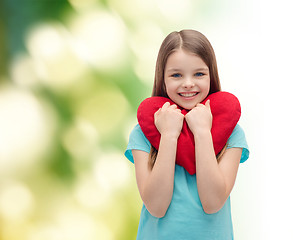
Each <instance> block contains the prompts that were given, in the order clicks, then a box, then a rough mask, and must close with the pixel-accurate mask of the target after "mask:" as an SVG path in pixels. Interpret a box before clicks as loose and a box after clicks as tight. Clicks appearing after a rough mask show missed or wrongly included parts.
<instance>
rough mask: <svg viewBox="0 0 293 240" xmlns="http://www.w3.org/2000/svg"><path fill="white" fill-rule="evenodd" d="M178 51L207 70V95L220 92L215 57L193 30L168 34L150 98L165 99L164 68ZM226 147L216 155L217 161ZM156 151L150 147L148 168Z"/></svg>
mask: <svg viewBox="0 0 293 240" xmlns="http://www.w3.org/2000/svg"><path fill="white" fill-rule="evenodd" d="M178 49H183V50H185V51H187V52H191V53H194V54H196V55H197V56H199V57H200V58H201V59H202V60H203V61H204V62H205V64H206V65H207V66H208V68H209V73H210V91H209V94H211V93H215V92H218V91H221V84H220V79H219V74H218V67H217V61H216V56H215V53H214V50H213V47H212V45H211V44H210V42H209V40H208V39H207V38H206V37H205V36H204V35H203V34H202V33H200V32H198V31H195V30H182V31H180V32H177V31H175V32H172V33H170V34H169V35H168V36H167V37H166V38H165V39H164V41H163V43H162V45H161V47H160V50H159V53H158V57H157V63H156V71H155V81H154V87H153V92H152V96H162V97H167V98H168V95H167V92H166V86H165V81H164V74H165V66H166V62H167V59H168V57H169V56H170V55H171V54H172V53H173V52H175V51H176V50H178ZM225 149H226V146H225V147H224V148H223V149H222V151H221V152H220V153H219V154H218V156H217V159H219V158H220V157H221V156H222V154H223V152H224V150H225ZM157 153H158V151H157V150H156V149H155V148H154V147H153V146H152V147H151V151H150V155H149V167H150V169H152V168H153V166H154V164H155V161H156V158H157Z"/></svg>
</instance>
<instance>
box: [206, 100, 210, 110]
mask: <svg viewBox="0 0 293 240" xmlns="http://www.w3.org/2000/svg"><path fill="white" fill-rule="evenodd" d="M205 106H206V107H208V108H209V109H211V105H210V99H209V100H207V101H206V104H205Z"/></svg>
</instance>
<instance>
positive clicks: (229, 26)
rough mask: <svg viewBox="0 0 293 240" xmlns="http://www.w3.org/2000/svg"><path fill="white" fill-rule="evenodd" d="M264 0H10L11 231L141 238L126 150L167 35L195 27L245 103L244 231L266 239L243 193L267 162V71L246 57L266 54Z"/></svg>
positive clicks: (3, 184) (5, 4) (6, 36)
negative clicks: (259, 163)
mask: <svg viewBox="0 0 293 240" xmlns="http://www.w3.org/2000/svg"><path fill="white" fill-rule="evenodd" d="M263 5H264V3H263V2H262V1H261V0H259V1H256V2H255V1H253V0H236V1H233V0H221V1H218V0H196V1H193V0H180V1H175V0H147V1H143V0H0V240H81V239H86V240H97V239H99V240H112V239H113V240H132V239H135V236H136V231H137V227H138V221H139V215H140V209H141V205H142V202H141V199H140V197H139V194H138V191H137V187H136V182H135V174H134V168H133V165H132V164H131V163H129V162H128V160H127V159H126V158H125V157H124V155H123V153H124V150H125V148H126V145H127V141H128V135H129V133H130V131H131V129H132V128H133V126H134V125H135V124H136V109H137V107H138V105H139V103H140V102H141V101H142V100H143V99H144V98H146V97H149V96H150V95H151V89H152V84H153V77H154V68H155V62H156V56H157V52H158V50H159V47H160V44H161V42H162V40H163V39H164V38H165V36H166V35H167V34H168V33H170V32H171V31H174V30H181V29H186V28H192V29H197V30H199V31H201V32H203V33H204V34H205V35H206V36H207V37H208V38H209V39H210V41H211V43H212V45H213V46H214V48H215V51H216V55H217V58H218V64H219V71H220V76H221V77H222V79H225V81H224V82H222V85H223V87H224V90H228V91H229V90H231V91H232V92H233V93H236V94H237V96H238V97H239V99H240V100H241V102H242V104H243V113H244V114H243V115H244V116H247V117H246V118H245V117H244V119H243V120H242V126H244V128H245V129H246V130H247V131H246V133H247V137H248V140H250V141H249V143H250V146H251V150H252V155H251V160H250V162H251V163H248V167H249V166H251V167H250V168H249V169H251V171H250V178H249V179H250V180H249V181H248V182H247V179H248V178H247V176H245V175H242V176H241V173H240V174H239V179H240V181H241V179H245V180H243V185H241V187H242V188H239V189H240V190H238V193H237V190H236V193H235V194H236V198H238V199H241V202H240V201H239V203H237V201H236V203H235V205H234V206H236V207H234V210H235V211H236V213H237V216H238V218H236V219H234V220H235V221H234V223H235V225H236V228H235V229H236V231H235V232H236V236H238V238H237V239H240V238H239V237H240V236H242V238H241V239H252V238H251V236H253V235H254V236H256V238H254V239H260V238H259V236H260V235H259V234H260V233H259V230H258V229H259V225H257V224H255V223H256V222H257V221H259V216H260V213H259V212H257V209H259V207H258V206H254V204H255V202H257V203H258V202H260V200H256V199H250V198H247V199H246V200H245V203H246V204H245V205H246V207H247V208H243V202H242V198H243V193H244V194H246V192H245V191H247V192H248V193H247V196H249V195H250V194H256V195H257V194H259V190H258V189H257V188H253V186H259V185H257V184H258V183H256V182H257V181H255V180H256V179H257V178H258V177H259V176H258V172H257V169H258V168H256V167H255V165H249V164H255V162H254V161H252V160H253V158H254V156H260V155H261V154H260V155H257V154H256V151H253V146H256V145H255V144H257V142H258V141H257V140H254V139H257V136H255V135H253V134H257V133H256V132H257V131H255V129H256V127H253V126H257V127H260V126H262V122H261V120H262V119H263V118H262V117H261V118H256V119H255V120H254V121H253V123H252V122H250V120H249V117H248V116H249V114H251V115H252V114H253V115H254V117H255V116H258V114H261V107H262V102H260V103H255V101H254V100H253V99H257V97H258V88H257V87H254V88H253V89H251V88H249V87H250V86H251V84H256V81H255V78H256V76H259V74H260V73H259V74H258V75H255V72H254V76H255V78H253V77H252V78H251V77H250V76H251V75H250V74H249V77H247V69H246V68H245V67H244V66H247V62H248V61H247V59H249V61H250V62H252V63H256V62H258V60H257V57H255V56H256V55H254V58H253V59H251V55H250V51H252V50H253V51H254V52H255V54H258V52H259V48H258V47H259V46H260V45H261V40H260V39H259V40H258V39H257V36H258V35H257V34H259V26H260V25H262V24H263V22H262V19H260V20H259V21H255V20H256V19H258V15H259V12H258V10H259V9H263ZM271 9H272V10H271V11H272V13H273V12H274V6H273V5H272V7H271ZM288 14H289V12H288ZM270 16H271V15H269V14H268V15H265V19H269V17H270ZM265 29H267V32H268V33H269V32H270V29H269V28H265ZM268 35H269V34H268ZM252 39H253V40H252ZM258 41H259V42H258ZM256 43H257V44H256ZM267 45H268V46H269V44H267ZM260 54H261V53H260ZM258 56H259V55H258ZM235 59H237V60H236V61H235ZM231 66H232V67H231ZM258 66H259V64H258ZM256 71H257V70H256ZM236 74H237V78H235V75H236ZM240 82H241V83H242V84H240ZM258 84H259V85H258V86H259V87H261V84H262V82H259V83H258ZM254 86H255V85H254ZM248 89H249V96H250V97H251V99H252V100H251V101H250V100H248V98H246V96H247V90H248ZM257 104H259V105H257ZM248 108H249V111H247V109H248ZM251 115H250V116H251ZM258 119H260V120H258ZM255 149H258V147H257V146H256V147H255ZM253 154H255V155H253ZM244 183H245V184H244ZM255 184H256V185H255ZM249 186H251V188H249ZM249 191H252V192H249ZM237 194H239V195H237ZM237 196H238V197H237ZM232 207H233V205H232ZM248 208H250V209H251V208H252V209H253V211H254V212H255V216H254V221H251V220H249V219H250V217H251V215H250V212H249V211H247V209H248ZM237 211H238V212H237ZM247 228H248V229H253V231H249V230H247ZM255 233H258V235H257V234H255ZM248 236H249V237H248ZM257 236H258V237H257ZM266 239H267V238H266Z"/></svg>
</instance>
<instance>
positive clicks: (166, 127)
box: [132, 103, 184, 218]
mask: <svg viewBox="0 0 293 240" xmlns="http://www.w3.org/2000/svg"><path fill="white" fill-rule="evenodd" d="M183 119H184V116H183V115H182V114H181V112H180V110H179V109H177V107H176V106H175V105H172V106H170V104H169V103H166V104H165V105H164V106H163V107H162V109H160V110H159V111H158V112H156V114H155V124H156V127H157V129H158V130H159V132H160V133H161V140H160V146H159V150H158V154H157V159H156V162H155V164H154V167H153V168H152V170H151V169H149V167H148V155H149V154H148V153H146V152H143V151H140V150H132V154H133V158H134V164H135V172H136V181H137V186H138V189H139V192H140V196H141V198H142V200H143V202H144V204H145V206H146V208H147V209H148V211H149V212H150V213H151V214H152V215H153V216H155V217H159V218H160V217H163V216H164V215H165V213H166V211H167V209H168V207H169V205H170V202H171V199H172V195H173V186H174V171H175V159H176V151H177V139H178V136H179V134H180V132H181V129H182V125H183Z"/></svg>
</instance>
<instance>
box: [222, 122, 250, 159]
mask: <svg viewBox="0 0 293 240" xmlns="http://www.w3.org/2000/svg"><path fill="white" fill-rule="evenodd" d="M228 148H242V149H243V150H242V155H241V159H240V163H244V162H245V161H246V160H247V159H248V158H249V148H248V145H247V142H246V138H245V134H244V131H243V129H242V128H241V127H240V126H239V125H238V124H237V125H236V127H235V128H234V130H233V132H232V134H231V136H230V137H229V139H228V146H227V149H228Z"/></svg>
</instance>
